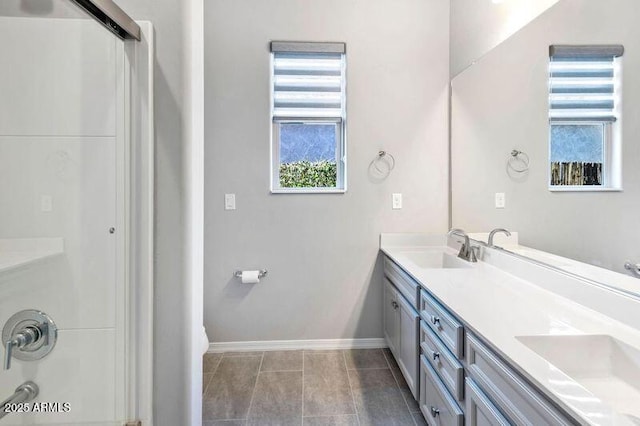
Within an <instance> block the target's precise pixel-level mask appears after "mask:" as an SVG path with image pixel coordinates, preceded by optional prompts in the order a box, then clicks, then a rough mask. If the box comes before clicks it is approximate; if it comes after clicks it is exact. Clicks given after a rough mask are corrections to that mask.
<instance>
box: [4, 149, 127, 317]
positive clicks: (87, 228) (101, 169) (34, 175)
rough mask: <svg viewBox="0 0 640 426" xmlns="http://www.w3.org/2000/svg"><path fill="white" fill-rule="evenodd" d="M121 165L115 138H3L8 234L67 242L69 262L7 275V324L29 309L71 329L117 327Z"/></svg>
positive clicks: (58, 260)
mask: <svg viewBox="0 0 640 426" xmlns="http://www.w3.org/2000/svg"><path fill="white" fill-rule="evenodd" d="M115 163H116V140H115V138H88V137H71V138H70V137H67V138H60V137H53V138H50V137H0V176H2V179H0V197H1V199H2V200H6V201H8V205H7V206H6V208H2V209H0V235H1V236H2V238H36V237H37V238H42V237H62V238H63V239H64V254H63V255H62V256H57V257H55V258H52V259H49V260H47V261H45V262H43V263H40V264H36V265H33V266H30V267H29V269H28V270H27V271H25V270H24V269H23V270H18V271H15V272H13V273H9V274H4V275H0V324H4V322H5V321H6V320H7V319H8V317H9V316H11V315H12V314H13V313H14V311H15V308H16V307H17V306H22V307H24V308H29V307H37V308H38V309H41V310H43V311H45V312H47V313H48V314H49V315H51V316H52V317H53V318H54V319H55V321H56V323H57V324H58V326H59V327H61V328H64V329H71V328H73V329H77V328H105V327H115V326H116V323H115V314H116V312H115V303H116V301H115V299H116V234H111V233H110V231H109V230H110V228H112V227H115V226H116V176H115V173H116V169H115ZM43 197H49V199H50V200H51V211H43V208H42V207H43V206H42V199H43ZM116 231H117V230H116Z"/></svg>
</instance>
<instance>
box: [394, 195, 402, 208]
mask: <svg viewBox="0 0 640 426" xmlns="http://www.w3.org/2000/svg"><path fill="white" fill-rule="evenodd" d="M401 208H402V194H393V210H400V209H401Z"/></svg>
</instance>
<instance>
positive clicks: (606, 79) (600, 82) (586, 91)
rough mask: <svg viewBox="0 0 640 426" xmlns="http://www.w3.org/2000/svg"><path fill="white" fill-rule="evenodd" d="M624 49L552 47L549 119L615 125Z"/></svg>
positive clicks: (614, 46) (550, 49)
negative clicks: (618, 64)
mask: <svg viewBox="0 0 640 426" xmlns="http://www.w3.org/2000/svg"><path fill="white" fill-rule="evenodd" d="M623 53H624V48H623V47H622V46H617V45H612V46H550V47H549V56H550V63H549V120H550V121H551V122H561V121H570V122H575V121H598V122H614V121H616V119H617V114H618V113H617V105H616V104H617V98H618V95H617V92H618V85H619V82H618V78H617V77H618V76H617V75H616V62H615V58H617V57H619V56H622V54H623Z"/></svg>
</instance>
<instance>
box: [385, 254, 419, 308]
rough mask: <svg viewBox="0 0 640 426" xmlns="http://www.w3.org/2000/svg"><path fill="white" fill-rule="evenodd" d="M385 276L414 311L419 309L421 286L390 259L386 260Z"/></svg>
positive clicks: (386, 258)
mask: <svg viewBox="0 0 640 426" xmlns="http://www.w3.org/2000/svg"><path fill="white" fill-rule="evenodd" d="M384 274H385V275H386V276H387V278H389V281H391V282H392V283H393V285H395V286H396V288H397V289H398V291H399V292H400V293H401V294H402V295H403V296H404V297H405V299H407V300H408V301H409V303H410V304H411V305H412V306H413V308H414V309H416V310H417V309H418V298H419V297H420V285H419V284H418V283H417V282H415V281H414V280H413V278H411V277H410V276H409V274H407V273H406V272H405V271H403V270H402V268H400V267H399V266H398V265H396V264H395V263H393V261H392V260H391V259H389V258H388V257H385V258H384Z"/></svg>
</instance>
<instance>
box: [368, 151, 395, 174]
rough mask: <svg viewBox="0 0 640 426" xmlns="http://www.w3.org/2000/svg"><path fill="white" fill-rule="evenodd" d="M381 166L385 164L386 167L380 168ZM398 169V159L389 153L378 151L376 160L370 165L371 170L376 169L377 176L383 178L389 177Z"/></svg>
mask: <svg viewBox="0 0 640 426" xmlns="http://www.w3.org/2000/svg"><path fill="white" fill-rule="evenodd" d="M381 164H385V166H384V167H382V168H381V167H380V165H381ZM395 167H396V159H395V157H394V156H393V155H391V154H389V153H388V152H387V151H378V155H377V156H376V158H374V159H373V160H371V163H369V169H372V168H373V169H375V171H376V172H377V174H379V175H380V177H382V178H386V177H387V176H389V174H390V173H391V171H392V170H393V169H394V168H395Z"/></svg>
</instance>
